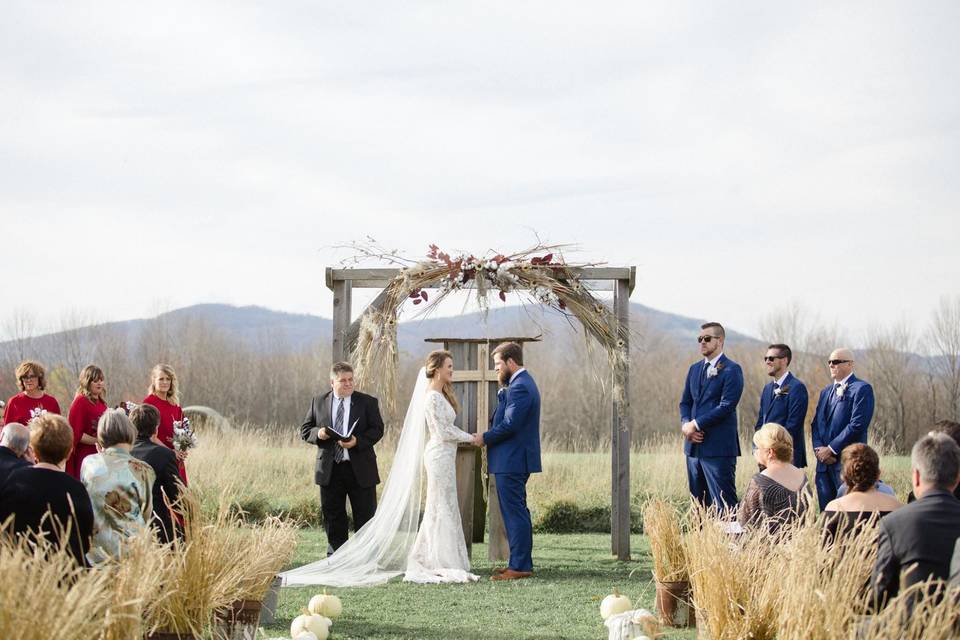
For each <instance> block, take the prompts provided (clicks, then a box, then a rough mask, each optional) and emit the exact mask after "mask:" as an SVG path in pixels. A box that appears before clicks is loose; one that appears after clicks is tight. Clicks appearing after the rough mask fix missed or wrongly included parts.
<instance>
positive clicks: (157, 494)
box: [130, 404, 180, 542]
mask: <svg viewBox="0 0 960 640" xmlns="http://www.w3.org/2000/svg"><path fill="white" fill-rule="evenodd" d="M130 422H132V423H133V426H134V428H135V429H136V430H137V442H136V443H135V444H134V445H133V449H132V450H131V451H130V453H131V455H133V457H134V458H137V459H138V460H143V461H144V462H146V463H147V464H149V465H150V466H151V467H153V472H154V473H155V474H156V476H157V479H156V480H155V481H154V483H153V518H152V519H151V520H150V523H151V525H152V526H153V528H154V529H156V531H157V535H158V537H159V538H160V540H162V541H163V542H170V541H171V540H173V537H174V535H176V534H177V529H176V528H175V525H174V521H173V516H172V514H171V513H170V509H169V508H168V507H167V503H168V502H169V503H170V504H173V503H174V502H175V501H176V500H177V498H178V497H180V473H179V471H178V470H177V455H176V454H175V453H174V452H173V449H169V448H167V447H166V446H165V445H162V444H160V443H159V442H157V439H156V435H157V427H158V426H159V425H160V412H159V411H157V408H156V407H154V406H152V405H149V404H141V405H137V406H136V407H135V408H134V409H133V411H131V412H130Z"/></svg>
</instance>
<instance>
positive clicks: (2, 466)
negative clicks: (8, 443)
mask: <svg viewBox="0 0 960 640" xmlns="http://www.w3.org/2000/svg"><path fill="white" fill-rule="evenodd" d="M29 466H30V463H29V462H27V461H26V460H24V459H23V458H18V457H17V454H15V453H14V452H13V450H12V449H9V448H7V447H0V488H3V485H4V483H5V482H6V481H7V477H8V476H9V475H10V474H11V473H13V470H14V469H19V468H20V467H29Z"/></svg>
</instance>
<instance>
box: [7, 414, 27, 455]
mask: <svg viewBox="0 0 960 640" xmlns="http://www.w3.org/2000/svg"><path fill="white" fill-rule="evenodd" d="M0 446H4V447H6V448H7V449H10V450H11V451H13V452H14V453H15V454H17V456H22V455H23V453H24V452H25V451H26V450H27V447H29V446H30V429H27V428H26V427H25V426H23V425H22V424H20V423H19V422H10V423H8V424H6V425H4V426H3V438H2V439H0Z"/></svg>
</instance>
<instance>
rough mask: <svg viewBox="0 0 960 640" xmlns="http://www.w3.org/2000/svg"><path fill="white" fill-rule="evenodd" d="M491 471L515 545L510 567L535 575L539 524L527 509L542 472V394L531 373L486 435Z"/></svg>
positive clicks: (516, 385)
mask: <svg viewBox="0 0 960 640" xmlns="http://www.w3.org/2000/svg"><path fill="white" fill-rule="evenodd" d="M483 442H484V444H486V445H487V447H488V448H487V470H488V471H489V473H492V474H494V475H495V476H496V482H497V495H498V497H499V500H500V513H501V514H502V515H503V524H504V527H505V528H506V530H507V540H508V541H509V543H510V564H509V568H510V569H513V570H514V571H532V570H533V556H532V554H533V523H532V522H531V521H530V510H529V509H527V480H529V479H530V474H531V473H539V472H540V471H541V470H542V467H541V465H540V391H539V390H538V389H537V385H536V383H534V381H533V378H532V377H531V376H530V374H529V373H527V372H526V371H521V372H520V373H518V374H517V375H516V377H514V379H513V380H512V381H511V382H510V385H509V386H508V387H507V389H506V391H505V392H503V393H501V394H500V403H499V404H498V405H497V410H496V412H495V413H494V416H493V426H491V427H490V430H489V431H487V432H486V433H484V434H483Z"/></svg>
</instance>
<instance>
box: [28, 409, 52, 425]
mask: <svg viewBox="0 0 960 640" xmlns="http://www.w3.org/2000/svg"><path fill="white" fill-rule="evenodd" d="M45 415H47V410H46V409H44V408H43V407H34V408H33V409H30V420H28V421H27V422H33V421H34V420H36V419H37V418H39V417H40V416H45Z"/></svg>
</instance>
